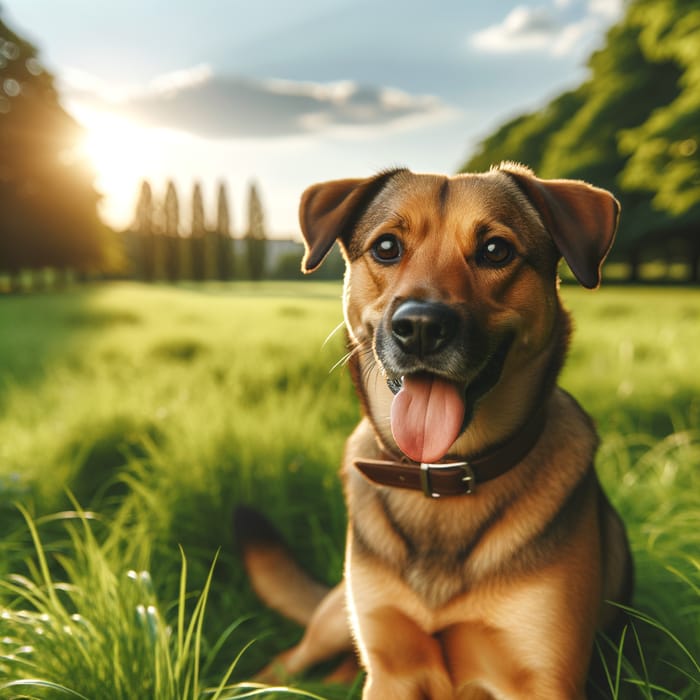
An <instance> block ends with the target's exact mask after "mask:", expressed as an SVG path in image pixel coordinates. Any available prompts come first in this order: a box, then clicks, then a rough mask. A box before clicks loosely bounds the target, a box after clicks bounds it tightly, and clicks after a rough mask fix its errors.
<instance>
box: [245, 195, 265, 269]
mask: <svg viewBox="0 0 700 700" xmlns="http://www.w3.org/2000/svg"><path fill="white" fill-rule="evenodd" d="M245 240H246V252H247V257H248V274H249V276H250V279H252V280H260V279H262V278H263V275H264V274H265V215H264V213H263V208H262V203H261V201H260V195H259V194H258V189H257V186H256V184H255V183H254V182H252V183H251V184H250V189H249V192H248V230H247V231H246V235H245Z"/></svg>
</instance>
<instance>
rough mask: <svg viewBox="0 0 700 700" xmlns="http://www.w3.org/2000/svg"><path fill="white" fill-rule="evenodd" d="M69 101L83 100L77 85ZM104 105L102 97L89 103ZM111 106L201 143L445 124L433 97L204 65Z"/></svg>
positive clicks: (443, 110)
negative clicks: (231, 72) (254, 76)
mask: <svg viewBox="0 0 700 700" xmlns="http://www.w3.org/2000/svg"><path fill="white" fill-rule="evenodd" d="M76 87H79V88H80V90H79V93H78V95H76V97H78V98H79V99H82V100H84V101H87V100H88V99H89V88H90V87H95V86H91V85H90V84H89V81H86V80H83V81H82V82H81V84H80V85H79V86H78V85H76ZM100 100H102V101H103V102H104V95H103V91H100V92H99V93H98V95H96V96H95V95H94V94H93V102H99V101H100ZM110 107H111V108H112V109H113V110H118V111H119V112H120V113H121V114H123V115H124V116H127V117H129V118H131V119H134V120H136V121H138V122H140V123H142V124H144V125H147V126H151V127H160V128H165V129H173V130H176V131H182V132H187V133H190V134H194V135H197V136H201V137H204V138H214V139H230V138H271V137H284V136H294V135H303V134H308V133H310V132H319V131H330V130H332V131H334V132H342V133H343V134H348V135H353V132H354V133H357V132H358V131H360V132H362V133H365V132H366V131H367V129H376V128H391V129H396V128H399V127H403V128H406V127H407V125H409V126H414V125H416V124H417V123H425V121H435V120H438V119H442V118H444V117H445V116H446V115H447V114H450V113H451V110H450V109H449V108H448V107H447V106H446V105H445V104H443V103H442V102H441V101H440V100H439V99H438V98H436V97H432V96H429V95H412V94H409V93H406V92H402V91H400V90H396V89H392V88H382V87H374V86H364V85H360V84H358V83H355V82H353V81H347V80H345V81H338V82H330V83H313V82H293V81H286V80H284V81H283V80H251V79H246V78H241V77H238V76H223V75H216V74H215V73H213V71H212V70H211V69H210V68H209V66H207V65H201V66H196V67H194V68H190V69H186V70H181V71H176V72H174V73H169V74H167V75H164V76H160V77H159V78H157V79H155V80H153V81H151V83H150V84H149V85H148V87H146V88H141V89H139V90H136V91H132V92H131V94H129V95H128V96H125V97H123V98H122V99H121V100H120V101H119V102H118V103H115V102H114V101H113V100H112V101H111V104H110Z"/></svg>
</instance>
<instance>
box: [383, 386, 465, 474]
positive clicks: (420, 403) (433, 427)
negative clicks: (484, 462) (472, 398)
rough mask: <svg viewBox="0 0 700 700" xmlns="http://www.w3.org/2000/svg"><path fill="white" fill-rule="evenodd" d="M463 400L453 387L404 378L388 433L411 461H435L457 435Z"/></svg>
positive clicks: (462, 418)
mask: <svg viewBox="0 0 700 700" xmlns="http://www.w3.org/2000/svg"><path fill="white" fill-rule="evenodd" d="M463 421H464V401H463V400H462V397H461V396H460V394H459V391H458V390H457V387H455V386H454V385H453V384H450V382H446V381H445V380H444V379H438V378H437V377H431V376H428V375H418V376H409V377H405V378H404V381H403V387H402V389H401V391H399V393H398V394H397V395H396V396H395V397H394V401H393V403H392V404H391V432H392V433H393V434H394V440H396V444H397V445H398V446H399V449H400V450H401V451H402V452H403V453H404V454H405V455H406V456H407V457H409V458H410V459H412V460H413V461H414V462H436V461H437V460H439V459H440V458H442V457H444V456H445V454H446V453H447V451H448V450H449V449H450V447H451V446H452V443H453V442H454V441H455V440H456V439H457V437H458V436H459V431H460V428H461V427H462V423H463Z"/></svg>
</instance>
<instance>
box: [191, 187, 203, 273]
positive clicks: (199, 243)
mask: <svg viewBox="0 0 700 700" xmlns="http://www.w3.org/2000/svg"><path fill="white" fill-rule="evenodd" d="M205 233H206V227H205V223H204V200H203V198H202V186H201V185H200V184H199V183H198V182H195V184H194V187H193V189H192V226H191V227H190V247H191V250H192V273H193V274H192V277H193V279H196V280H203V279H204V272H205V270H204V235H205Z"/></svg>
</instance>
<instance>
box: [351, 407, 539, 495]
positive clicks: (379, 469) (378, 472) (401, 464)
mask: <svg viewBox="0 0 700 700" xmlns="http://www.w3.org/2000/svg"><path fill="white" fill-rule="evenodd" d="M545 418H546V411H545V409H544V403H543V404H542V408H541V409H540V410H538V411H536V412H535V413H534V414H533V415H532V416H531V417H530V418H529V419H528V420H527V422H526V423H525V424H524V425H523V426H522V427H521V428H520V429H519V430H518V431H517V432H516V433H515V434H514V435H513V436H512V437H511V438H510V439H509V440H507V441H506V442H504V443H502V444H501V445H499V446H498V447H496V448H495V449H493V450H492V451H490V452H487V453H485V454H482V455H478V456H476V457H474V458H473V459H470V460H452V461H445V462H438V463H436V464H427V463H419V462H412V461H409V460H408V459H407V458H405V457H404V459H403V461H398V460H383V459H356V460H355V461H354V464H355V466H356V467H357V469H359V470H360V472H362V474H364V476H366V477H367V478H368V479H369V480H370V481H372V482H374V483H375V484H378V485H380V486H391V487H394V488H399V489H413V490H415V491H422V492H423V493H424V494H425V495H426V496H428V497H430V498H439V497H441V496H462V495H465V494H469V493H472V492H473V491H474V488H475V486H476V485H477V484H480V483H483V482H484V481H490V480H491V479H495V478H496V477H499V476H501V475H502V474H505V473H506V472H508V471H510V470H511V469H512V468H513V467H515V466H516V465H517V464H519V463H520V462H521V461H522V460H523V459H524V458H525V457H526V456H527V454H528V453H529V452H530V450H531V449H532V448H533V447H534V446H535V444H536V443H537V440H538V439H539V437H540V435H541V434H542V432H543V430H544V425H545Z"/></svg>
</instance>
